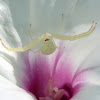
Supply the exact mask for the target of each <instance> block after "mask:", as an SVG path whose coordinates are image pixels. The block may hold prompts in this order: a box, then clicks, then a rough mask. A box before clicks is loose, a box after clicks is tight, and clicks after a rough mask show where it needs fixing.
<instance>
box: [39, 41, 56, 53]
mask: <svg viewBox="0 0 100 100" xmlns="http://www.w3.org/2000/svg"><path fill="white" fill-rule="evenodd" d="M55 50H56V45H55V43H54V41H53V40H49V39H46V40H45V42H44V43H43V44H42V45H41V49H40V51H41V53H42V54H45V55H49V54H52V53H53V52H54V51H55Z"/></svg>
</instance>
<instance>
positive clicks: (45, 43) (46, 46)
mask: <svg viewBox="0 0 100 100" xmlns="http://www.w3.org/2000/svg"><path fill="white" fill-rule="evenodd" d="M95 28H96V23H94V21H93V23H92V26H91V28H90V29H89V30H88V31H87V32H84V33H81V34H78V35H74V36H68V35H58V34H50V33H44V34H43V35H42V36H41V37H38V38H36V39H34V40H32V42H30V43H29V44H27V45H25V46H24V47H17V48H8V47H6V46H5V45H4V44H3V42H2V40H1V39H0V41H1V44H2V46H3V47H4V48H5V49H7V50H8V51H16V52H25V51H27V50H30V49H31V48H32V47H34V46H36V45H37V44H38V43H39V42H40V41H41V42H42V45H41V48H40V50H38V51H36V52H39V51H40V52H41V53H42V54H44V55H49V54H52V53H53V52H54V51H55V50H56V48H59V47H57V46H56V45H55V43H54V40H53V38H56V39H60V40H70V41H74V40H77V39H81V38H84V37H87V36H89V35H90V34H91V33H92V32H93V31H94V30H95Z"/></svg>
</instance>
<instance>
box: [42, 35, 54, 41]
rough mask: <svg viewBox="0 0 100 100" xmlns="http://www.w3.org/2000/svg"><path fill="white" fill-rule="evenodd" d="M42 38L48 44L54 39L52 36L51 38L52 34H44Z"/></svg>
mask: <svg viewBox="0 0 100 100" xmlns="http://www.w3.org/2000/svg"><path fill="white" fill-rule="evenodd" d="M41 38H42V40H43V41H45V42H47V41H49V40H51V39H52V36H51V34H50V33H44V34H43V35H42V36H41Z"/></svg>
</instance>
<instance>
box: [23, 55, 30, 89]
mask: <svg viewBox="0 0 100 100" xmlns="http://www.w3.org/2000/svg"><path fill="white" fill-rule="evenodd" d="M23 56H24V57H23V58H24V61H25V64H26V66H25V67H24V71H23V72H24V74H25V75H24V76H23V78H22V83H23V86H24V89H25V90H27V91H28V87H30V85H31V80H32V71H31V67H30V64H29V59H28V58H29V57H28V53H24V54H23Z"/></svg>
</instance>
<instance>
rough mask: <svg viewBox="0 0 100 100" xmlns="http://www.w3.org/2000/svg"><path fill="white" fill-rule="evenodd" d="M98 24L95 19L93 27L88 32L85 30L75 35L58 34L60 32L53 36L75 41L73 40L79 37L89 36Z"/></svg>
mask: <svg viewBox="0 0 100 100" xmlns="http://www.w3.org/2000/svg"><path fill="white" fill-rule="evenodd" d="M96 24H97V23H95V24H94V21H93V23H92V26H91V28H90V29H89V30H88V31H87V32H84V33H81V34H78V35H74V36H68V35H58V34H51V35H52V37H54V38H57V39H61V40H70V41H73V40H77V39H80V38H84V37H87V36H89V35H90V34H91V33H92V32H93V31H94V30H95V28H96Z"/></svg>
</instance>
